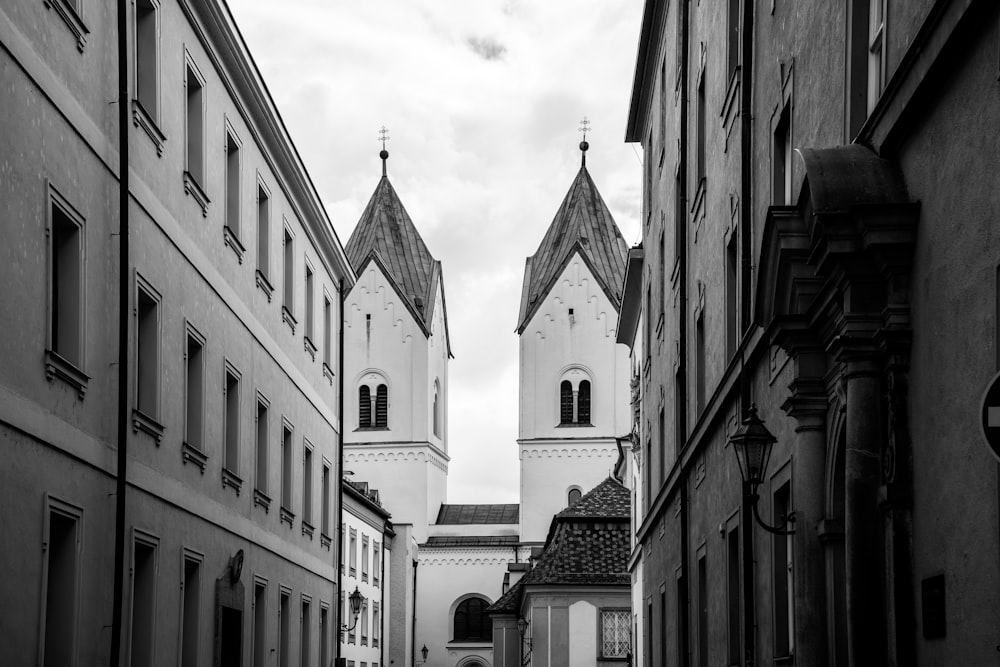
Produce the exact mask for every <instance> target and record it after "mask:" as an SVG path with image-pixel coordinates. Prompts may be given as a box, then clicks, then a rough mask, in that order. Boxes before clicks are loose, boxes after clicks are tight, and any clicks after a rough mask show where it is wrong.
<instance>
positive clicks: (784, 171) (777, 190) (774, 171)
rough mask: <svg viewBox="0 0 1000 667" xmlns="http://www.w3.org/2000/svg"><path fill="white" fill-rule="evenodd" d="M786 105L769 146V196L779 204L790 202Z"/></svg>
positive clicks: (790, 152) (790, 177)
mask: <svg viewBox="0 0 1000 667" xmlns="http://www.w3.org/2000/svg"><path fill="white" fill-rule="evenodd" d="M789 129H790V112H789V108H788V105H787V104H786V105H785V108H784V109H782V111H781V115H780V116H779V118H778V124H777V125H776V126H775V128H774V144H773V146H772V147H771V198H772V201H773V202H774V203H775V204H777V205H779V206H788V205H789V204H791V203H792V142H791V136H790V133H789Z"/></svg>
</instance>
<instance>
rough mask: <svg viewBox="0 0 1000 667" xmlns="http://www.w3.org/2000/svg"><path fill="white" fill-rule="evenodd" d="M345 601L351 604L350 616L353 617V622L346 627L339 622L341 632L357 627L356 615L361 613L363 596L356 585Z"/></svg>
mask: <svg viewBox="0 0 1000 667" xmlns="http://www.w3.org/2000/svg"><path fill="white" fill-rule="evenodd" d="M347 601H348V602H349V603H350V605H351V616H353V617H354V622H353V623H351V627H347V624H346V623H343V624H341V628H340V630H341V632H351V631H352V630H354V628H356V627H357V625H358V615H359V614H361V605H362V604H364V601H365V596H364V595H362V594H361V591H359V590H358V587H357V586H355V587H354V592H353V593H351V595H350V597H348V598H347Z"/></svg>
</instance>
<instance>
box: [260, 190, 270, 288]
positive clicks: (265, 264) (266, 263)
mask: <svg viewBox="0 0 1000 667" xmlns="http://www.w3.org/2000/svg"><path fill="white" fill-rule="evenodd" d="M257 270H258V271H259V272H260V275H261V276H263V277H264V279H265V280H270V279H271V196H270V194H268V191H267V189H266V188H265V187H264V184H263V183H260V182H259V181H258V183H257ZM268 298H270V297H268Z"/></svg>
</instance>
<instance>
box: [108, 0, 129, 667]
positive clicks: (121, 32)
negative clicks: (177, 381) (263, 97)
mask: <svg viewBox="0 0 1000 667" xmlns="http://www.w3.org/2000/svg"><path fill="white" fill-rule="evenodd" d="M127 12H128V2H127V1H126V0H118V144H119V145H118V248H119V250H118V469H117V472H116V475H117V479H116V482H115V569H114V577H115V584H114V593H113V595H114V599H113V600H112V611H111V660H110V664H111V667H118V661H119V660H120V659H121V639H122V603H123V600H122V596H123V595H124V583H125V582H124V581H123V580H124V578H125V491H126V477H125V474H126V471H127V462H128V418H129V415H128V319H129V318H128V303H129V299H128V295H129V289H128V288H129V253H128V250H129V248H128V198H129V182H128V167H129V157H128V132H129V130H128V14H127Z"/></svg>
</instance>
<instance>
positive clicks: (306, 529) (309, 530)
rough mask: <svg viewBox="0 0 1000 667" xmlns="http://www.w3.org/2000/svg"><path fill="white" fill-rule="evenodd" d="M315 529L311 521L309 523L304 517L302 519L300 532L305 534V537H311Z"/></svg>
mask: <svg viewBox="0 0 1000 667" xmlns="http://www.w3.org/2000/svg"><path fill="white" fill-rule="evenodd" d="M315 531H316V529H315V528H314V527H313V525H312V524H311V523H309V522H308V521H306V520H305V519H303V520H302V534H303V535H305V536H306V537H308V538H309V539H310V540H311V539H312V537H313V533H314V532H315Z"/></svg>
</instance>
